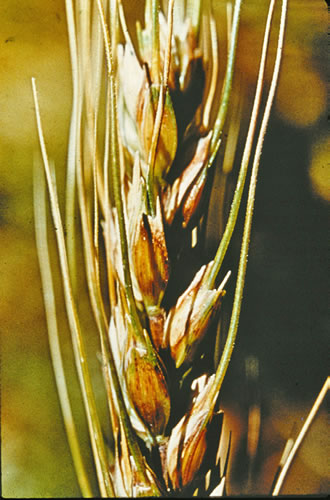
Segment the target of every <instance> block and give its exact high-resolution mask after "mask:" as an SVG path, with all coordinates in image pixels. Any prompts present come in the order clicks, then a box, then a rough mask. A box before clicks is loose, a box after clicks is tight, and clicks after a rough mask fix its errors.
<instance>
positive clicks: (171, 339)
mask: <svg viewBox="0 0 330 500" xmlns="http://www.w3.org/2000/svg"><path fill="white" fill-rule="evenodd" d="M164 4H165V5H164V9H163V7H161V6H160V2H159V1H158V0H146V2H145V10H144V22H143V23H142V22H140V21H138V22H137V33H136V38H137V43H136V44H135V45H134V44H133V42H132V40H133V36H132V35H133V34H132V33H130V31H129V29H128V27H127V23H126V20H125V4H124V3H122V1H121V0H109V1H107V0H97V2H90V1H88V0H87V1H83V0H77V2H75V4H73V3H72V2H71V1H70V0H67V1H66V8H67V20H68V33H69V42H70V54H71V62H72V77H73V107H72V115H71V128H70V136H69V148H68V162H67V192H66V213H65V227H66V230H67V232H66V233H64V228H63V222H62V215H61V213H60V207H59V202H58V199H57V191H56V182H55V170H54V168H53V166H52V165H51V163H50V162H49V161H48V158H47V152H46V147H45V142H44V138H43V132H42V124H41V114H40V111H39V105H38V97H37V90H36V83H35V80H33V94H34V99H35V106H36V116H37V126H38V132H39V137H40V144H41V149H42V155H43V162H44V167H45V168H44V169H45V174H46V180H47V185H48V191H49V194H50V204H51V211H52V215H53V220H54V224H55V226H56V228H57V230H58V233H57V238H58V250H59V255H60V262H61V271H62V275H63V286H64V291H65V298H66V307H67V313H68V317H69V320H70V328H71V332H72V342H73V348H74V351H75V355H76V357H75V362H76V368H77V371H78V374H79V377H80V384H81V391H82V395H83V399H84V402H85V409H86V415H87V419H88V423H89V433H90V440H91V444H92V450H93V456H94V461H95V465H96V472H97V479H98V484H99V494H100V495H101V496H102V497H109V496H110V497H112V496H118V497H120V496H122V497H134V496H173V495H176V494H180V495H193V494H194V495H195V494H196V495H202V496H204V495H205V496H209V495H216V494H219V492H220V493H221V494H223V493H224V492H225V481H226V471H227V466H228V455H229V448H230V444H229V445H228V450H227V452H226V454H225V455H224V456H221V453H220V454H219V449H220V448H219V443H220V440H221V437H222V432H221V431H222V422H223V418H225V415H224V414H223V412H222V411H221V407H220V399H219V395H220V389H221V386H222V381H223V378H224V376H225V373H226V370H227V367H228V363H229V360H230V356H231V352H232V349H233V346H234V343H235V337H236V332H237V327H238V319H239V312H240V305H241V301H242V294H243V285H244V278H245V270H246V261H247V254H248V247H249V235H250V230H251V223H252V213H253V204H254V195H255V184H256V179H257V173H258V166H259V161H260V155H261V148H262V141H263V138H264V135H265V132H266V127H267V123H268V119H269V113H270V109H271V105H272V101H273V97H274V92H275V88H276V84H277V79H278V70H279V63H280V59H281V50H282V44H283V36H284V26H285V16H286V2H285V1H283V3H282V18H281V27H280V35H279V43H278V51H277V58H276V63H275V69H274V76H273V80H272V84H271V89H270V92H269V95H268V100H267V104H266V108H265V115H264V118H263V120H262V126H261V130H260V133H259V136H258V141H257V148H256V152H255V157H254V163H253V170H252V175H251V180H250V190H249V198H248V204H247V207H246V222H245V226H244V234H243V236H242V250H241V256H240V261H239V263H238V264H237V267H238V275H237V283H236V291H235V297H234V304H233V312H232V317H231V322H230V326H229V330H228V335H227V339H226V343H225V346H224V349H223V352H222V353H220V354H222V355H221V359H220V362H219V365H218V366H217V367H216V370H215V371H214V370H213V353H214V352H213V351H214V349H213V347H211V348H210V346H214V345H215V344H217V345H218V339H217V338H216V330H217V328H216V326H217V322H218V319H219V311H220V310H221V304H222V302H223V301H225V300H227V297H226V289H227V288H228V287H234V283H232V281H233V279H232V277H231V275H232V270H229V269H225V268H223V261H224V257H225V255H226V253H227V251H228V248H229V244H230V240H231V235H232V233H233V230H234V227H235V224H236V219H237V214H238V210H239V207H240V205H241V200H242V193H243V189H244V184H245V179H246V176H247V169H248V164H249V159H250V156H251V154H252V147H253V139H254V137H255V134H256V129H257V127H256V124H257V118H258V115H259V113H260V103H261V94H262V90H263V81H264V71H265V63H266V58H267V48H268V43H269V35H270V27H271V24H272V15H273V10H274V4H275V2H274V1H270V5H269V14H268V20H267V24H266V29H265V35H264V46H263V50H262V53H261V55H260V68H259V77H258V82H257V87H256V95H255V101H254V107H253V110H252V115H251V121H250V127H249V130H248V133H247V136H246V143H245V149H244V153H243V157H242V161H241V164H240V170H239V175H238V182H237V187H236V191H235V194H234V198H233V200H232V205H231V209H230V212H229V215H228V219H227V221H226V227H225V230H224V232H223V235H222V238H221V239H220V242H219V248H218V251H217V252H216V253H215V255H214V258H213V259H212V260H210V261H207V260H206V259H204V260H203V259H199V262H198V264H196V265H192V266H190V267H189V266H188V265H186V263H187V262H189V259H190V257H191V255H198V256H200V255H203V251H204V244H205V241H204V240H203V238H204V235H205V227H206V224H207V212H208V203H209V198H210V193H211V190H212V180H213V174H214V169H215V168H220V169H221V168H222V166H221V164H219V161H218V157H219V155H218V153H219V151H220V150H221V148H223V147H224V145H225V141H224V131H225V130H226V127H228V123H227V121H228V116H229V115H228V111H229V105H230V102H231V101H230V98H231V92H232V86H233V77H234V69H235V60H236V54H237V44H238V34H239V21H240V12H241V5H242V1H241V0H236V1H235V3H234V8H233V12H232V13H231V10H230V9H228V23H227V24H228V26H229V28H228V50H227V51H226V53H225V57H226V58H227V66H226V73H225V75H224V78H223V81H220V80H219V64H218V61H219V57H220V55H219V53H218V52H219V48H218V41H217V31H216V23H215V19H214V15H213V9H212V5H211V2H208V1H206V2H203V1H202V0H186V1H185V0H175V1H174V0H168V2H164ZM217 88H219V89H222V90H221V95H220V98H219V97H217V95H218V94H219V92H217ZM232 116H235V113H233V114H232ZM236 128H237V127H236ZM229 130H230V129H229ZM235 133H236V132H235ZM235 140H236V139H235ZM39 174H40V173H39ZM36 178H37V179H39V180H38V181H37V182H36V186H35V187H36V203H37V204H38V203H39V202H40V203H44V201H43V200H44V193H43V184H44V183H43V182H42V180H40V175H39V176H36ZM40 213H44V208H43V211H42V212H40V211H39V212H38V210H36V217H39V216H40ZM76 213H79V217H80V225H79V229H81V235H77V231H78V230H79V229H78V225H77V224H76V223H75V214H76ZM38 214H39V215H38ZM224 215H226V216H227V214H226V213H225V214H224ZM44 227H45V222H44V220H43V221H42V223H39V224H37V228H36V229H37V236H38V238H39V241H42V232H45V229H44ZM78 236H79V237H78ZM44 238H46V236H45V235H44ZM80 241H81V242H82V244H81V246H82V248H80V246H79V245H80ZM44 243H45V240H44ZM44 246H45V244H44ZM79 251H82V252H83V254H84V262H85V269H84V272H85V276H86V284H87V287H88V291H89V297H90V304H91V309H92V311H93V314H94V318H95V332H94V333H95V335H98V338H99V346H100V352H101V358H102V370H103V372H102V373H103V378H104V384H105V388H106V392H105V393H106V397H107V404H108V410H109V412H108V416H109V421H110V424H111V428H112V433H113V440H114V446H113V450H112V453H111V454H110V453H107V451H108V450H107V444H106V441H105V439H104V436H103V434H102V432H101V430H100V421H99V417H98V414H97V408H96V405H95V401H94V395H93V390H92V386H91V383H90V373H89V368H88V359H87V357H86V353H85V347H84V342H85V340H84V338H85V335H86V332H82V331H81V326H80V321H79V314H78V312H77V301H78V300H79V287H78V285H77V283H78V280H77V277H78V274H77V273H79V272H80V270H79V269H78V266H77V253H78V252H79ZM39 258H40V265H41V268H42V269H43V268H47V267H49V258H48V256H47V254H45V252H40V255H39ZM235 274H236V273H234V275H235ZM47 276H48V278H47V280H48V281H49V285H47V280H46V279H45V280H44V283H43V286H44V293H45V296H47V286H49V287H50V288H49V289H51V290H52V283H50V281H51V273H49V272H48V273H47ZM48 291H49V290H48ZM46 305H47V304H46ZM54 310H55V307H48V308H46V312H48V314H50V315H51V314H55V312H54ZM50 334H51V332H50ZM89 334H90V333H89ZM58 351H59V350H58ZM58 356H60V354H58ZM205 360H206V361H205ZM59 365H60V363H54V369H55V370H56V369H58V368H56V367H57V366H59ZM62 371H63V369H62V368H61V377H63V373H62ZM59 390H61V389H60V388H59ZM65 390H66V389H65ZM65 397H66V399H67V396H65ZM70 418H71V417H70ZM67 427H68V430H67V432H68V434H69V438H70V437H71V439H69V441H70V442H74V443H75V444H74V446H75V450H74V451H75V454H74V456H75V463H76V470H77V474H78V477H79V481H80V484H81V489H82V493H83V495H84V496H91V491H90V486H89V484H88V481H87V480H86V478H85V477H83V478H82V477H81V476H82V475H83V476H84V475H85V473H84V472H83V465H82V464H81V457H80V455H79V449H78V447H77V446H76V436H74V439H73V436H72V435H70V428H71V427H70V425H68V426H67ZM229 442H230V439H229ZM222 448H223V447H222ZM223 464H225V466H223ZM86 483H87V484H86ZM212 492H213V493H212ZM97 494H98V493H97Z"/></svg>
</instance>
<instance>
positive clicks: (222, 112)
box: [208, 0, 242, 167]
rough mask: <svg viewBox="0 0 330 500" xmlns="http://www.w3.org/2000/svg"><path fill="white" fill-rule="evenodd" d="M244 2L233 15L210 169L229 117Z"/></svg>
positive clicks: (240, 2) (240, 0)
mask: <svg viewBox="0 0 330 500" xmlns="http://www.w3.org/2000/svg"><path fill="white" fill-rule="evenodd" d="M241 6H242V0H236V2H235V7H234V14H233V22H232V31H231V39H230V49H229V54H228V61H227V68H226V75H225V80H224V86H223V91H222V96H221V104H220V108H219V111H218V115H217V117H216V120H215V124H214V128H213V134H212V140H211V145H210V151H211V153H210V159H209V161H208V166H209V167H210V166H211V165H212V164H213V161H214V159H215V156H216V153H217V151H218V148H219V144H220V143H219V139H221V135H222V131H223V127H224V124H225V120H226V117H227V111H228V105H229V97H230V94H231V88H232V82H233V75H234V63H235V59H236V48H237V41H238V27H239V19H240V13H241Z"/></svg>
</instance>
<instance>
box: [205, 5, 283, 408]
mask: <svg viewBox="0 0 330 500" xmlns="http://www.w3.org/2000/svg"><path fill="white" fill-rule="evenodd" d="M286 14H287V0H283V1H282V11H281V21H280V28H279V35H278V44H277V50H276V59H275V64H274V70H273V76H272V81H271V85H270V89H269V93H268V97H267V102H266V106H265V111H264V115H263V119H262V123H261V127H260V132H259V136H258V141H257V145H256V151H255V155H254V161H253V166H252V173H251V179H250V186H249V193H248V201H247V208H246V216H245V223H244V231H243V238H242V245H241V254H240V260H239V267H238V275H237V281H236V289H235V296H234V302H233V309H232V315H231V320H230V325H229V329H228V335H227V339H226V343H225V347H224V350H223V353H222V356H221V359H220V363H219V366H218V368H217V371H216V376H215V382H214V393H213V398H214V401H215V399H216V397H217V395H218V393H219V391H220V388H221V386H222V382H223V379H224V376H225V374H226V371H227V368H228V365H229V361H230V358H231V355H232V351H233V348H234V344H235V340H236V334H237V329H238V323H239V316H240V310H241V304H242V298H243V289H244V283H245V275H246V267H247V259H248V250H249V244H250V235H251V227H252V218H253V208H254V200H255V191H256V185H257V178H258V170H259V163H260V157H261V153H262V147H263V142H264V138H265V134H266V130H267V126H268V122H269V117H270V111H271V108H272V104H273V100H274V96H275V91H276V87H277V83H278V76H279V70H280V65H281V59H282V50H283V41H284V34H285V25H286Z"/></svg>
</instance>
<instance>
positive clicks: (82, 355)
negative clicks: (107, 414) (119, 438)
mask: <svg viewBox="0 0 330 500" xmlns="http://www.w3.org/2000/svg"><path fill="white" fill-rule="evenodd" d="M32 90H33V98H34V104H35V110H36V119H37V128H38V134H39V141H40V147H41V152H42V157H43V162H44V168H45V173H46V178H47V184H48V190H49V196H50V200H51V208H52V216H53V221H54V225H55V228H56V238H57V245H58V251H59V256H60V266H61V272H62V279H63V286H64V294H65V303H66V307H67V313H68V319H69V324H70V330H71V333H72V342H73V347H74V354H75V362H76V368H77V372H78V375H79V380H80V386H81V390H82V394H83V400H84V404H85V410H86V416H87V421H88V427H89V435H90V439H91V444H92V450H93V454H94V459H95V465H96V470H97V474H98V479H99V484H100V490H101V495H102V496H109V495H110V496H111V495H113V494H114V490H113V486H112V482H111V478H110V475H109V470H108V465H107V459H106V453H105V448H104V442H103V436H102V432H101V427H100V422H99V419H98V415H97V411H96V404H95V399H94V393H93V389H92V384H91V380H90V375H89V371H88V367H87V357H86V351H85V346H84V341H83V338H82V334H81V328H80V323H79V318H78V314H77V311H76V307H75V303H74V298H73V293H72V286H71V280H70V276H69V267H68V260H67V253H66V248H65V238H64V230H63V225H62V220H61V214H60V210H59V206H58V201H57V193H56V187H55V184H54V179H53V174H52V170H51V168H50V165H49V162H48V156H47V151H46V145H45V141H44V137H43V131H42V125H41V118H40V112H39V103H38V97H37V89H36V84H35V79H34V78H32Z"/></svg>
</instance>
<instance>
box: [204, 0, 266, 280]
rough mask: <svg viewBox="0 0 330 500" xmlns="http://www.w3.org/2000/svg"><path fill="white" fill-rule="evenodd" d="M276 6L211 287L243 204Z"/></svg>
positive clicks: (216, 257)
mask: <svg viewBox="0 0 330 500" xmlns="http://www.w3.org/2000/svg"><path fill="white" fill-rule="evenodd" d="M274 6H275V0H271V2H270V4H269V10H268V16H267V22H266V28H265V34H264V40H263V46H262V51H261V59H260V66H259V73H258V80H257V86H256V92H255V97H254V102H253V109H252V113H251V119H250V124H249V129H248V133H247V138H246V142H245V147H244V152H243V157H242V161H241V167H240V171H239V175H238V179H237V182H236V186H235V193H234V197H233V201H232V204H231V207H230V212H229V215H228V219H227V224H226V228H225V231H224V233H223V236H222V238H221V241H220V245H219V247H218V250H217V253H216V256H215V258H214V264H213V266H212V268H211V270H210V273H209V275H208V277H207V280H208V283H209V286H210V287H211V286H213V285H214V282H215V280H216V277H217V275H218V273H219V270H220V268H221V265H222V262H223V259H224V258H225V255H226V252H227V248H228V246H229V243H230V240H231V237H232V234H233V232H234V229H235V225H236V220H237V217H238V212H239V208H240V205H241V200H242V195H243V190H244V185H245V179H246V174H247V169H248V165H249V161H250V156H251V150H252V144H253V138H254V134H255V130H256V126H257V119H258V113H259V108H260V102H261V95H262V88H263V83H264V76H265V67H266V59H267V51H268V46H269V37H270V30H271V24H272V18H273V12H274Z"/></svg>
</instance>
